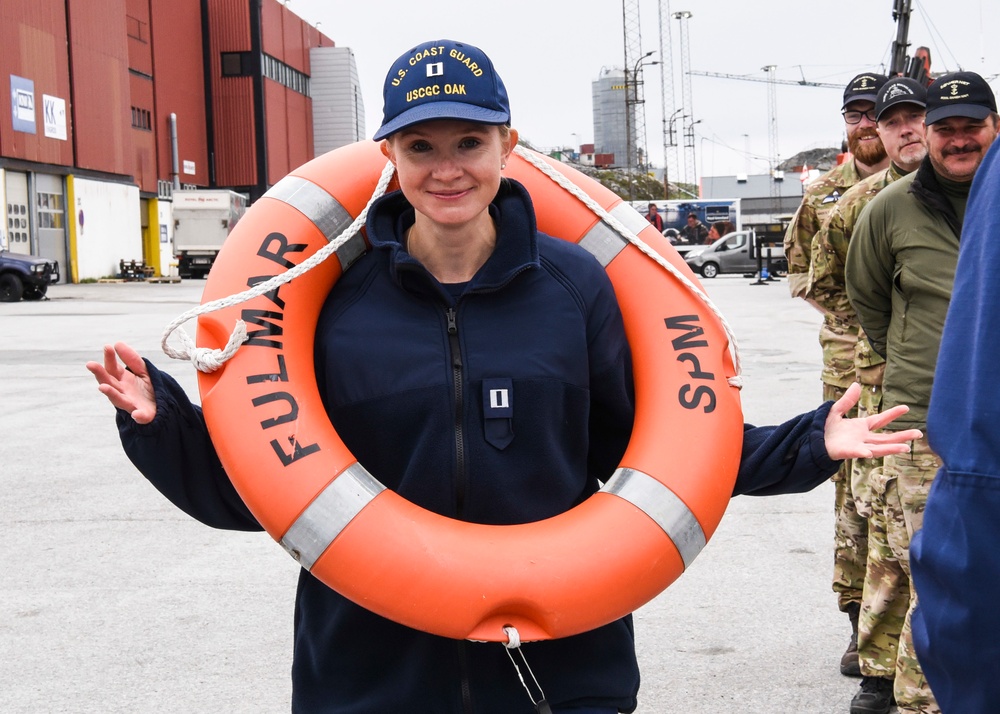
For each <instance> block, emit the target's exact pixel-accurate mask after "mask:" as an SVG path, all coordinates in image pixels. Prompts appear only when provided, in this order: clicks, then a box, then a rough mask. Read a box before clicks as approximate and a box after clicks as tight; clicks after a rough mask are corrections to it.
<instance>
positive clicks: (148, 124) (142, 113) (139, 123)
mask: <svg viewBox="0 0 1000 714" xmlns="http://www.w3.org/2000/svg"><path fill="white" fill-rule="evenodd" d="M132 127H133V128H135V129H143V130H145V131H152V130H153V114H152V112H150V111H149V110H148V109H140V108H139V107H132Z"/></svg>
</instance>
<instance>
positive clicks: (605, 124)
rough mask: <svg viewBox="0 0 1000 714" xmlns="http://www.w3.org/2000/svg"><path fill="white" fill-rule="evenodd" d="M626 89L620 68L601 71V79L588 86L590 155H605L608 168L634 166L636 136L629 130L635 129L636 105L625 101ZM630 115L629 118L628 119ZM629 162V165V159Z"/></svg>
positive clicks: (636, 160)
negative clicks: (591, 110) (591, 129)
mask: <svg viewBox="0 0 1000 714" xmlns="http://www.w3.org/2000/svg"><path fill="white" fill-rule="evenodd" d="M626 89H627V85H626V81H625V72H624V70H622V69H620V68H611V69H609V68H607V67H605V68H602V69H601V74H600V76H599V77H598V78H597V79H595V80H594V81H593V82H592V83H591V96H592V98H593V108H594V149H593V153H595V154H603V155H607V156H608V159H607V160H606V161H605V164H606V165H608V166H616V167H621V166H636V165H638V163H637V162H638V157H637V156H636V143H635V137H634V136H630V131H629V127H634V126H635V125H636V123H635V116H636V105H635V104H633V103H627V102H626V101H625V92H626ZM630 115H631V116H630ZM630 155H631V156H632V161H631V162H629V161H628V158H629V156H630Z"/></svg>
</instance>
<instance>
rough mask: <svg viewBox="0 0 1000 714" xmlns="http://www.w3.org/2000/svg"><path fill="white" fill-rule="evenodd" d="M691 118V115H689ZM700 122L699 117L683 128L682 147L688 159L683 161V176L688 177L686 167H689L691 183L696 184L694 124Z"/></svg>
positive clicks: (696, 165) (696, 166)
mask: <svg viewBox="0 0 1000 714" xmlns="http://www.w3.org/2000/svg"><path fill="white" fill-rule="evenodd" d="M689 118H691V117H689ZM695 124H701V119H698V120H696V121H693V122H691V123H690V124H688V125H687V129H685V130H684V148H685V149H686V150H687V155H688V161H686V162H685V167H684V178H685V179H687V177H688V169H690V174H691V181H692V184H694V185H697V183H698V174H697V171H698V164H697V162H696V160H695V155H694V125H695Z"/></svg>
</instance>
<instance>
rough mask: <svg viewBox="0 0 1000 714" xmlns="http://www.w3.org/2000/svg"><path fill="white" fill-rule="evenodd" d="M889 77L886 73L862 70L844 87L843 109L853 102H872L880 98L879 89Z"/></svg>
mask: <svg viewBox="0 0 1000 714" xmlns="http://www.w3.org/2000/svg"><path fill="white" fill-rule="evenodd" d="M887 79H888V77H886V76H885V75H884V74H875V73H874V72H862V73H861V74H859V75H857V76H856V77H855V78H854V79H852V80H851V81H850V82H849V83H848V84H847V86H846V87H845V88H844V105H843V106H842V107H841V110H844V109H847V105H848V104H850V103H851V102H872V103H873V104H874V103H875V100H876V99H877V98H878V90H880V89H882V85H883V84H885V81H886V80H887Z"/></svg>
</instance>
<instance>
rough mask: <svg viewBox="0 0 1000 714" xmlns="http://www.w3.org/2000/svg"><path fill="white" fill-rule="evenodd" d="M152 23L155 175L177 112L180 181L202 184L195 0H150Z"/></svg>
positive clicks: (163, 172) (204, 159)
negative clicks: (171, 119)
mask: <svg viewBox="0 0 1000 714" xmlns="http://www.w3.org/2000/svg"><path fill="white" fill-rule="evenodd" d="M150 17H151V22H150V25H151V27H152V28H153V42H152V45H153V68H154V69H153V71H154V82H153V98H154V100H155V104H156V114H155V122H154V131H155V134H156V151H157V159H158V163H159V167H160V170H159V177H160V178H161V179H167V178H173V177H172V176H170V171H171V164H172V162H173V161H172V156H171V150H170V126H169V118H170V114H171V113H174V114H176V115H177V144H178V159H179V161H180V166H179V167H178V169H179V171H180V181H181V183H186V184H195V185H198V186H208V184H209V176H210V175H209V165H208V124H207V121H208V119H207V112H206V109H205V62H204V59H203V52H204V50H203V47H202V32H201V3H200V1H199V0H150Z"/></svg>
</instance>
